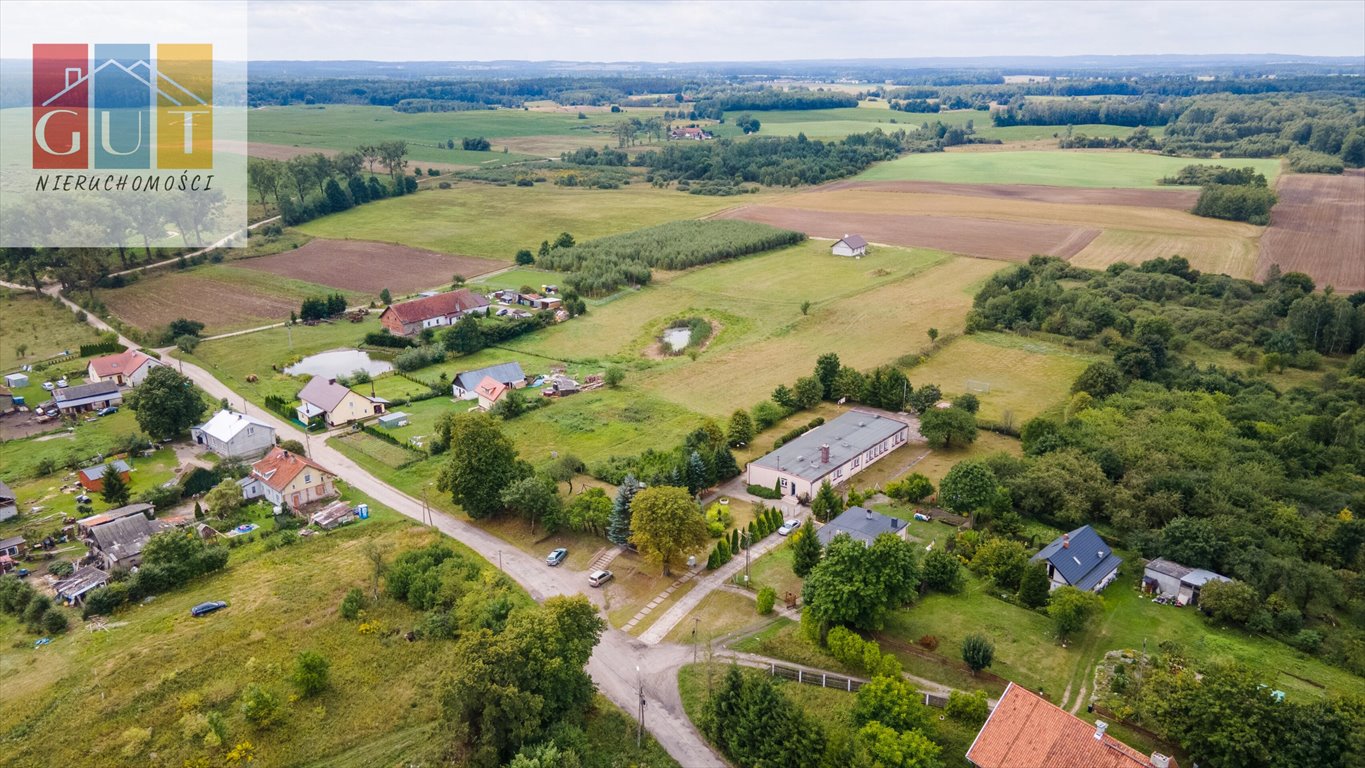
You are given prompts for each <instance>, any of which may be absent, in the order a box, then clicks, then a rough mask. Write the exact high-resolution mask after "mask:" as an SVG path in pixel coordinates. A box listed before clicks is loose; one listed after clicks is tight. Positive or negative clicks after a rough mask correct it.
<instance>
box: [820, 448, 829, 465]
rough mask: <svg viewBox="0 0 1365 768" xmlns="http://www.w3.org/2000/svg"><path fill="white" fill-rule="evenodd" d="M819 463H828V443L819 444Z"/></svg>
mask: <svg viewBox="0 0 1365 768" xmlns="http://www.w3.org/2000/svg"><path fill="white" fill-rule="evenodd" d="M820 463H821V464H828V463H829V443H825V444H824V445H822V446H820Z"/></svg>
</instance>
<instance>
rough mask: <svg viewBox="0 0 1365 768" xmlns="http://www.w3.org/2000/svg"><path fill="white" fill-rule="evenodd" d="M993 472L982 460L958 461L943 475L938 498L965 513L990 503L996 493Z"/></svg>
mask: <svg viewBox="0 0 1365 768" xmlns="http://www.w3.org/2000/svg"><path fill="white" fill-rule="evenodd" d="M996 492H997V491H996V479H995V473H994V472H992V471H991V468H990V467H989V466H988V465H987V464H986V463H985V462H983V461H978V460H975V459H969V460H967V461H959V462H958V463H956V464H954V465H953V468H952V469H950V470H948V474H946V475H944V476H943V481H942V482H941V483H939V486H938V498H939V501H940V502H941V503H942V504H943V506H944V507H946V508H948V509H949V510H952V511H953V512H957V513H958V514H962V515H966V514H971V513H972V512H975V511H976V510H978V509H980V508H982V507H985V506H987V505H989V504H990V503H991V501H992V500H993V499H994V498H995V495H996Z"/></svg>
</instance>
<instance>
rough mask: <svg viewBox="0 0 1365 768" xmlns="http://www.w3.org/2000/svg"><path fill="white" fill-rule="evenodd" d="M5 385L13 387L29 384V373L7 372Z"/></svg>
mask: <svg viewBox="0 0 1365 768" xmlns="http://www.w3.org/2000/svg"><path fill="white" fill-rule="evenodd" d="M5 386H7V387H11V388H13V389H18V388H20V387H27V386H28V374H27V373H7V374H5Z"/></svg>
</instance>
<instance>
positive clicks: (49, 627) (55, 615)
mask: <svg viewBox="0 0 1365 768" xmlns="http://www.w3.org/2000/svg"><path fill="white" fill-rule="evenodd" d="M70 625H71V621H70V620H69V619H67V617H66V613H64V612H63V611H61V610H59V609H56V608H52V609H49V610H48V612H47V613H45V614H43V631H44V632H47V633H48V634H49V635H60V634H62V633H63V632H65V631H66V629H67V627H69V626H70ZM1309 631H1311V630H1309ZM1314 634H1316V633H1314ZM1321 642H1322V637H1321V636H1319V637H1318V643H1321ZM1315 650H1316V646H1315Z"/></svg>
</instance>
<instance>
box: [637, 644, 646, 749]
mask: <svg viewBox="0 0 1365 768" xmlns="http://www.w3.org/2000/svg"><path fill="white" fill-rule="evenodd" d="M635 692H636V694H638V695H639V697H640V721H639V722H638V723H636V724H635V748H636V749H639V748H640V745H641V743H642V741H643V739H644V735H645V679H644V678H643V677H641V675H640V665H639V664H636V665H635Z"/></svg>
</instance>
